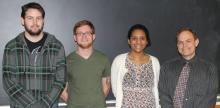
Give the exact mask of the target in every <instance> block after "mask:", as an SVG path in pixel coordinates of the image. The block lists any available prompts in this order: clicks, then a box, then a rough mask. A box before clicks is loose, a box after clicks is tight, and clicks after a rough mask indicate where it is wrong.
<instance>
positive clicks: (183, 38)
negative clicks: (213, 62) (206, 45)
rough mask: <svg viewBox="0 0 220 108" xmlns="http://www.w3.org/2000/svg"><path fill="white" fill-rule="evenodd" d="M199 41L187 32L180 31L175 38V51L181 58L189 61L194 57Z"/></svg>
mask: <svg viewBox="0 0 220 108" xmlns="http://www.w3.org/2000/svg"><path fill="white" fill-rule="evenodd" d="M198 44H199V39H198V38H195V37H194V36H193V34H192V33H191V32H189V31H182V32H181V33H179V35H178V36H177V49H178V51H179V53H180V54H181V55H182V57H183V58H185V59H186V60H190V59H191V58H193V57H194V56H195V52H196V47H197V46H198Z"/></svg>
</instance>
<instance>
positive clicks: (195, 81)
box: [159, 28, 218, 108]
mask: <svg viewBox="0 0 220 108" xmlns="http://www.w3.org/2000/svg"><path fill="white" fill-rule="evenodd" d="M198 44H199V39H198V37H197V35H196V33H195V32H193V31H192V30H191V29H189V28H183V29H180V30H179V31H178V33H177V49H178V52H179V54H180V57H179V58H175V59H172V60H170V61H167V62H166V63H164V64H163V65H162V67H161V73H160V80H159V93H160V104H161V107H162V108H213V107H214V106H215V103H216V96H217V92H218V75H217V69H216V67H215V66H214V65H213V64H212V63H210V62H207V61H205V60H203V59H200V58H198V57H197V56H196V47H197V46H198Z"/></svg>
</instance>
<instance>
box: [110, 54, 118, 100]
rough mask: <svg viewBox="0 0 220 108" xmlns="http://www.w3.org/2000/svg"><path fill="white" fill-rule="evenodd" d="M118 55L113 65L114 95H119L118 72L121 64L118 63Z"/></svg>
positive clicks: (112, 81) (112, 83) (112, 82)
mask: <svg viewBox="0 0 220 108" xmlns="http://www.w3.org/2000/svg"><path fill="white" fill-rule="evenodd" d="M118 59H119V58H118V57H116V58H115V59H114V60H113V62H112V66H111V85H112V92H113V94H114V96H115V97H116V96H117V80H118V73H119V64H118Z"/></svg>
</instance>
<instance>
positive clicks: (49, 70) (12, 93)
mask: <svg viewBox="0 0 220 108" xmlns="http://www.w3.org/2000/svg"><path fill="white" fill-rule="evenodd" d="M45 33H46V32H45ZM46 34H47V35H48V36H47V39H46V41H45V43H44V45H43V46H42V49H41V51H40V52H39V55H38V58H37V59H36V60H35V61H34V63H31V62H33V61H31V59H30V57H31V53H30V51H29V49H28V47H27V44H26V42H25V39H24V32H23V33H21V34H19V35H18V36H17V37H16V38H15V39H13V40H11V41H10V42H8V44H7V45H6V46H5V50H4V57H3V63H2V64H3V66H2V67H3V69H2V70H3V87H4V89H5V91H6V93H7V94H8V96H9V98H10V105H11V107H12V108H28V107H31V108H35V107H37V108H54V107H57V106H58V100H59V95H60V93H61V92H62V90H63V89H64V86H65V82H66V81H65V75H66V74H65V72H66V60H65V52H64V47H63V45H62V44H61V42H60V41H58V40H57V39H56V38H55V37H54V36H52V35H50V34H49V33H46Z"/></svg>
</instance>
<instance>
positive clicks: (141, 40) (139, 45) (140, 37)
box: [128, 29, 148, 53]
mask: <svg viewBox="0 0 220 108" xmlns="http://www.w3.org/2000/svg"><path fill="white" fill-rule="evenodd" d="M128 44H129V45H130V47H131V50H132V51H133V52H136V53H142V52H144V49H145V48H146V46H147V44H148V39H147V36H146V34H145V32H144V31H143V30H141V29H136V30H134V31H133V32H132V33H131V37H130V39H128Z"/></svg>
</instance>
